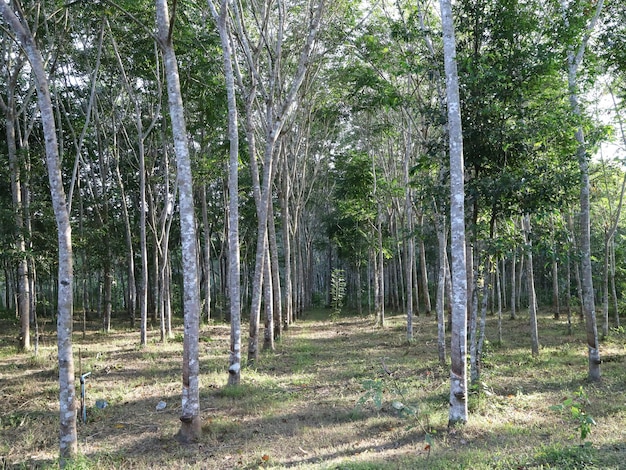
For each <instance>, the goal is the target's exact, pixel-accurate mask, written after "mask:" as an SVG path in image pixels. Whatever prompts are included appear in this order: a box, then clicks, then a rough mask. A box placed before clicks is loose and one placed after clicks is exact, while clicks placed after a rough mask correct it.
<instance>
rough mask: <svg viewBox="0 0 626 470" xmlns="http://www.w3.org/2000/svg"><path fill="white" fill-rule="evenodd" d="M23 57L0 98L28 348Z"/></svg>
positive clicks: (23, 341)
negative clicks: (20, 96)
mask: <svg viewBox="0 0 626 470" xmlns="http://www.w3.org/2000/svg"><path fill="white" fill-rule="evenodd" d="M22 63H23V62H22V60H20V59H18V61H17V64H16V66H15V67H14V69H13V71H12V72H13V73H12V74H11V76H10V77H9V79H8V83H7V102H6V104H5V103H4V102H3V101H1V100H0V104H1V105H2V109H3V111H4V113H5V126H6V129H5V130H6V138H7V150H8V154H9V171H10V174H11V194H12V196H13V213H14V216H15V238H16V241H15V250H16V252H17V254H18V257H19V259H18V262H17V311H18V315H19V318H20V335H19V339H20V350H22V351H29V350H30V348H31V344H30V317H31V312H30V296H31V292H30V284H29V279H28V259H27V256H26V241H25V239H24V233H25V226H24V207H23V202H22V191H23V185H22V178H21V174H22V169H21V165H20V161H19V160H18V155H17V146H16V135H15V119H16V118H15V104H16V103H15V95H14V92H15V87H16V85H17V80H18V77H19V74H20V71H21V69H22Z"/></svg>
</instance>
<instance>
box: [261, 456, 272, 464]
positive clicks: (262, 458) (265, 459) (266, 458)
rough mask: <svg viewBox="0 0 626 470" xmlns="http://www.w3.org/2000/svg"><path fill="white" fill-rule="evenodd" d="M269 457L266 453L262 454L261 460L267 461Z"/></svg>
mask: <svg viewBox="0 0 626 470" xmlns="http://www.w3.org/2000/svg"><path fill="white" fill-rule="evenodd" d="M269 459H270V456H269V455H267V454H263V456H262V457H261V460H262V461H263V462H267V461H268V460H269Z"/></svg>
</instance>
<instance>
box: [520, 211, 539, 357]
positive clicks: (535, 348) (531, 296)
mask: <svg viewBox="0 0 626 470" xmlns="http://www.w3.org/2000/svg"><path fill="white" fill-rule="evenodd" d="M523 224H524V239H525V242H526V249H527V250H528V254H527V255H526V258H527V260H528V263H527V267H526V270H527V278H528V313H529V314H530V315H529V316H530V339H531V349H532V354H533V357H537V356H539V332H538V330H537V299H536V296H535V273H534V267H533V253H532V241H531V238H530V216H529V215H528V214H527V215H525V216H524V222H523Z"/></svg>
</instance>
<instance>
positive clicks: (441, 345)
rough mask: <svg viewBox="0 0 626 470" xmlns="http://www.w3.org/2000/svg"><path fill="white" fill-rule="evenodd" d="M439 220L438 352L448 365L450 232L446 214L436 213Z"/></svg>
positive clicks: (443, 362)
mask: <svg viewBox="0 0 626 470" xmlns="http://www.w3.org/2000/svg"><path fill="white" fill-rule="evenodd" d="M435 217H436V221H437V240H438V242H439V243H438V245H439V276H438V278H437V297H436V300H435V310H436V311H437V352H438V355H439V364H440V365H441V366H442V367H445V365H446V318H445V303H446V302H445V295H446V266H447V264H448V263H447V259H448V252H447V249H448V234H447V230H446V220H445V216H444V215H443V214H441V213H437V214H435Z"/></svg>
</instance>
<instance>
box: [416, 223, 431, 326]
mask: <svg viewBox="0 0 626 470" xmlns="http://www.w3.org/2000/svg"><path fill="white" fill-rule="evenodd" d="M419 222H420V227H421V228H422V229H423V228H424V214H421V213H420V221H419ZM419 247H420V274H421V276H420V279H421V280H422V286H421V287H422V288H421V289H420V290H421V294H422V298H423V299H424V306H425V308H426V313H427V314H430V312H431V311H432V305H431V302H430V292H429V291H428V265H427V264H426V246H425V245H424V239H423V238H422V237H420V238H419Z"/></svg>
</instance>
